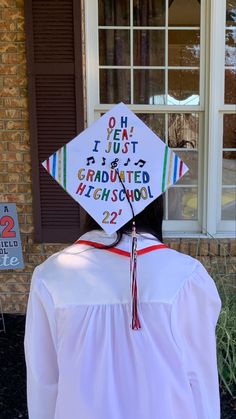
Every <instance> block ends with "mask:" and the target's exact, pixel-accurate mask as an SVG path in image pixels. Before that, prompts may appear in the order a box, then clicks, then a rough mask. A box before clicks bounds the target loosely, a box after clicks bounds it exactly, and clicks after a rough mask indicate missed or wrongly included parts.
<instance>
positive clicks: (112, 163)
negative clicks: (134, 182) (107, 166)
mask: <svg viewBox="0 0 236 419" xmlns="http://www.w3.org/2000/svg"><path fill="white" fill-rule="evenodd" d="M118 162H119V159H115V160H113V161H112V162H111V168H112V169H115V168H116V167H117V166H118Z"/></svg>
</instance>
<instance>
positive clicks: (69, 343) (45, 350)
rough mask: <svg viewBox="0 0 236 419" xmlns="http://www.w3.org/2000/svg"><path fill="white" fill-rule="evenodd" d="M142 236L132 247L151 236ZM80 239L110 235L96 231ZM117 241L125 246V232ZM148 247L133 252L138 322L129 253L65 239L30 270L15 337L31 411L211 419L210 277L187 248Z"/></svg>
mask: <svg viewBox="0 0 236 419" xmlns="http://www.w3.org/2000/svg"><path fill="white" fill-rule="evenodd" d="M145 236H146V237H145V238H144V237H141V236H139V237H138V249H144V248H147V247H149V246H152V245H153V244H155V243H158V240H156V239H154V237H153V236H151V235H145ZM82 239H84V240H90V241H95V242H99V243H104V242H107V240H109V239H108V236H106V235H105V233H103V232H99V231H92V232H90V233H86V234H85V235H84V236H82ZM117 248H119V249H123V250H125V251H129V250H130V237H129V236H128V235H125V236H124V237H123V239H122V241H121V243H120V244H119V245H118V246H117ZM146 250H147V249H146ZM149 250H150V251H148V252H147V253H145V254H143V255H140V256H138V275H137V276H138V299H139V302H138V312H139V318H140V322H141V329H140V330H138V331H136V330H132V329H131V327H130V323H131V294H130V278H129V263H130V260H129V257H125V256H123V255H120V254H115V253H111V252H108V251H107V250H101V249H95V248H93V247H91V246H89V245H87V244H73V245H72V246H70V247H68V248H66V249H65V250H63V251H61V252H59V253H56V254H54V255H53V256H51V257H49V258H48V259H47V260H46V261H45V262H44V263H42V264H41V265H40V266H38V267H37V268H36V269H35V271H34V274H33V278H32V283H31V289H30V296H29V302H28V308H27V317H26V331H25V342H24V344H25V357H26V364H27V399H28V410H29V418H30V419H220V404H219V386H218V374H217V361H216V340H215V326H216V322H217V319H218V316H219V312H220V308H221V302H220V298H219V295H218V293H217V290H216V287H215V284H214V281H213V280H212V278H211V277H210V276H209V275H208V273H207V272H206V270H205V269H204V267H203V266H202V265H201V264H200V263H199V262H198V261H197V260H196V259H193V258H192V257H190V256H186V255H184V254H181V253H179V252H176V251H174V250H171V249H168V248H167V249H159V250H152V251H151V249H149Z"/></svg>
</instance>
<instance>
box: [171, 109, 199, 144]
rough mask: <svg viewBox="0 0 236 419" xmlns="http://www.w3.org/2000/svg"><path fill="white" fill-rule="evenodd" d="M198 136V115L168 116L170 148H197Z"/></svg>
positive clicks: (175, 114) (174, 114) (176, 114)
mask: <svg viewBox="0 0 236 419" xmlns="http://www.w3.org/2000/svg"><path fill="white" fill-rule="evenodd" d="M198 136H199V117H198V114H195V113H189V114H178V113H173V114H169V115H168V145H169V147H172V148H197V144H198Z"/></svg>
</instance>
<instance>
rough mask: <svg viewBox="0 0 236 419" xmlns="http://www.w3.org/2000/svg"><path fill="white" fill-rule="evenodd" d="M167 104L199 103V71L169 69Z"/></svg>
mask: <svg viewBox="0 0 236 419" xmlns="http://www.w3.org/2000/svg"><path fill="white" fill-rule="evenodd" d="M168 84H169V89H168V99H167V103H168V105H198V104H199V71H198V70H169V72H168Z"/></svg>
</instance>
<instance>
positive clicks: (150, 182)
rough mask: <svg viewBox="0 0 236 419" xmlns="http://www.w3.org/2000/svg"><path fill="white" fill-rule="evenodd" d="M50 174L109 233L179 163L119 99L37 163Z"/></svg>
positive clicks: (181, 168)
mask: <svg viewBox="0 0 236 419" xmlns="http://www.w3.org/2000/svg"><path fill="white" fill-rule="evenodd" d="M42 164H43V166H44V167H45V169H46V170H47V171H48V172H49V173H50V175H51V176H52V177H53V178H54V179H55V180H56V181H57V182H58V183H59V184H60V185H61V186H62V187H63V188H64V189H65V190H66V191H67V192H68V193H69V195H70V196H71V197H72V198H73V199H74V200H75V201H77V202H78V203H79V204H80V205H81V206H82V207H83V208H84V209H85V210H86V211H87V212H88V213H89V214H90V215H91V216H92V217H93V218H94V219H95V220H96V222H97V223H98V224H99V225H100V226H101V227H102V229H103V230H105V232H106V233H108V234H112V233H114V232H116V231H117V230H118V229H119V228H121V227H122V226H123V225H125V224H126V223H127V222H128V221H129V220H131V219H133V218H134V216H135V215H137V214H139V213H140V212H141V211H142V210H143V209H144V208H145V207H146V206H147V205H149V204H150V203H151V202H152V201H153V200H155V199H156V198H157V197H158V196H159V195H161V194H162V193H163V192H165V190H166V189H167V188H168V187H170V186H171V185H173V184H175V183H176V182H177V181H178V180H179V179H180V178H181V177H182V176H183V175H184V174H185V173H186V172H187V171H188V168H187V166H186V165H185V164H184V162H183V161H182V160H181V159H180V158H179V157H178V155H177V154H175V153H174V152H173V150H172V149H171V148H169V147H168V146H167V145H166V144H165V143H164V142H163V141H162V140H161V139H160V138H159V137H158V136H157V135H156V134H155V133H154V132H153V131H152V130H151V129H150V128H148V127H147V125H145V124H144V122H142V121H141V120H140V119H139V118H138V117H137V116H136V115H135V114H134V113H133V112H132V111H131V110H130V109H129V108H128V107H127V106H126V105H124V104H123V103H120V104H118V105H116V106H114V107H113V108H112V109H111V110H110V111H108V112H107V113H105V114H104V115H103V116H101V118H99V119H98V120H97V121H95V122H94V123H93V124H92V125H91V126H90V127H89V128H87V129H86V130H84V131H83V132H82V133H80V134H79V135H77V136H76V137H75V138H74V139H72V140H71V141H70V142H68V143H67V144H66V145H64V146H63V147H62V148H60V149H59V150H58V151H57V152H55V153H54V154H53V155H51V156H50V157H49V158H48V159H47V160H45V161H44V162H43V163H42ZM136 263H137V237H136V232H135V224H134V227H133V232H132V251H131V285H132V328H133V329H139V328H140V322H139V319H138V315H137V284H136Z"/></svg>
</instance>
